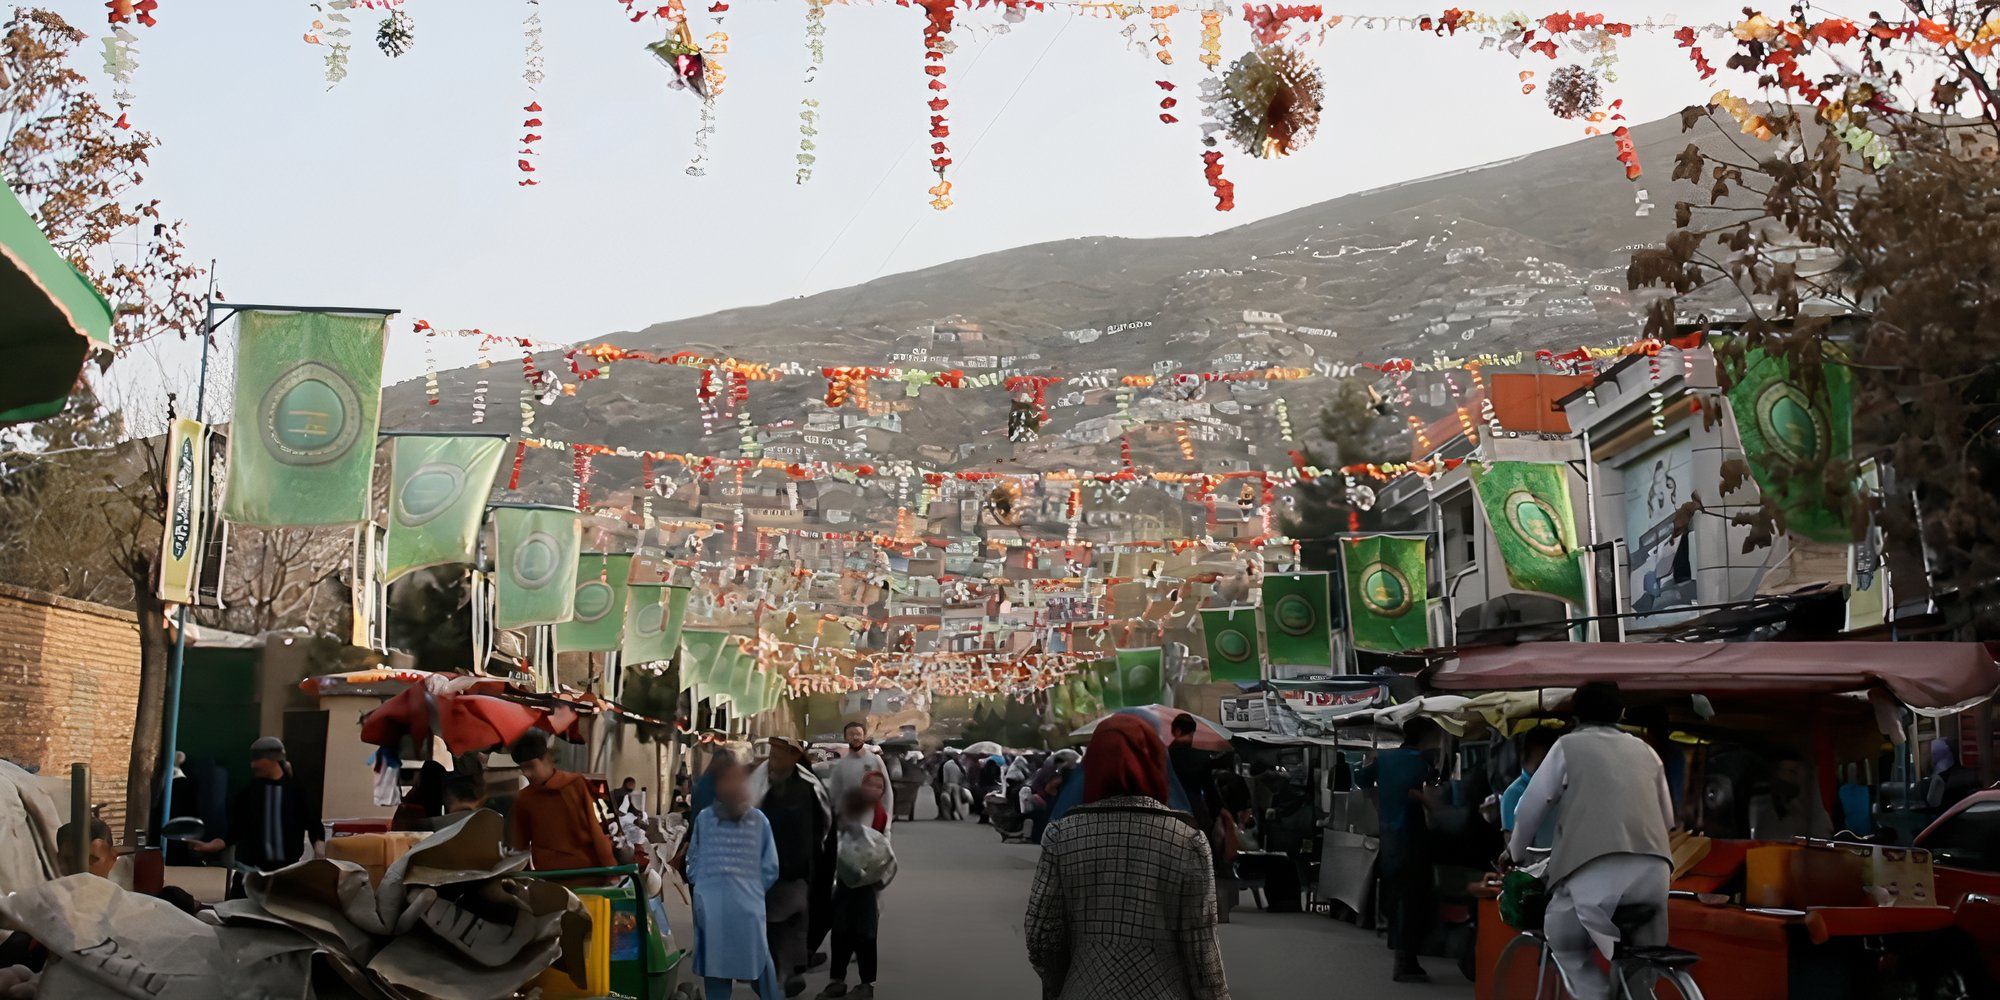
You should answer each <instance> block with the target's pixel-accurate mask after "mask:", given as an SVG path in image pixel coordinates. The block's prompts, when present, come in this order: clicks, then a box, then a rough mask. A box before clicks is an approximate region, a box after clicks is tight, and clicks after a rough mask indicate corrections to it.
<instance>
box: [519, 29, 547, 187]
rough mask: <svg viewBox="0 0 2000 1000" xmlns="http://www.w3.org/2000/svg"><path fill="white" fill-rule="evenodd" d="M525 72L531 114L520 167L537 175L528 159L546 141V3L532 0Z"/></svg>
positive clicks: (523, 181) (524, 181)
mask: <svg viewBox="0 0 2000 1000" xmlns="http://www.w3.org/2000/svg"><path fill="white" fill-rule="evenodd" d="M521 39H522V68H521V81H522V82H523V83H526V84H527V85H528V103H527V105H526V106H525V107H523V108H522V109H521V110H523V111H525V112H527V113H528V116H529V117H528V118H527V120H525V121H523V122H522V123H521V127H522V128H523V129H524V130H525V134H523V135H522V136H521V154H520V155H521V160H520V161H519V162H518V163H517V164H516V167H517V169H519V170H520V172H521V173H524V174H531V173H534V172H535V166H534V163H533V162H532V161H530V160H529V159H527V158H528V157H531V156H535V155H537V154H536V152H535V144H536V143H538V142H541V141H542V135H541V133H540V132H537V131H535V130H536V129H538V128H541V127H542V118H541V115H542V104H541V90H542V78H543V74H542V68H543V66H544V65H545V64H544V62H543V59H542V0H528V17H527V20H524V21H522V22H521ZM539 183H541V182H540V181H538V180H536V179H535V178H533V177H523V178H520V179H519V180H518V181H516V182H515V184H516V186H517V187H533V186H535V185H536V184H539Z"/></svg>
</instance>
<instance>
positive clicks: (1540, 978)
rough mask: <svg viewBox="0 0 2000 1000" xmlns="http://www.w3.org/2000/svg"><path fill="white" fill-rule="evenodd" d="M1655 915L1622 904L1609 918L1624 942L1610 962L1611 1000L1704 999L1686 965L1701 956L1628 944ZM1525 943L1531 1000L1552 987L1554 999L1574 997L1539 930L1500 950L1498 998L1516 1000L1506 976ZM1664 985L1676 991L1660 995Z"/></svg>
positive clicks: (1666, 947)
mask: <svg viewBox="0 0 2000 1000" xmlns="http://www.w3.org/2000/svg"><path fill="white" fill-rule="evenodd" d="M1656 913H1657V911H1656V910H1655V909H1654V908H1653V907H1650V906H1621V907H1619V908H1618V909H1617V911H1615V912H1614V913H1613V914H1612V916H1611V922H1612V923H1613V924H1614V925H1616V926H1617V928H1618V936H1619V938H1620V941H1619V943H1618V947H1617V949H1616V951H1615V952H1614V953H1613V955H1612V958H1611V996H1612V998H1613V1000H1665V998H1679V1000H1704V998H1703V996H1702V992H1701V987H1699V986H1697V985H1695V981H1694V976H1693V974H1691V973H1689V972H1688V967H1689V966H1691V965H1693V964H1694V963H1695V962H1696V961H1697V960H1699V959H1700V957H1701V956H1699V955H1696V954H1695V953H1694V952H1691V951H1687V950H1685V949H1682V948H1675V947H1672V946H1670V945H1639V946H1634V945H1628V944H1627V943H1626V942H1627V941H1630V940H1631V939H1632V937H1633V935H1634V934H1635V932H1637V931H1638V930H1639V929H1640V928H1641V927H1644V926H1645V925H1646V924H1647V923H1650V922H1651V921H1652V919H1653V917H1654V916H1655V915H1656ZM1523 944H1532V945H1533V947H1534V949H1535V991H1534V992H1533V993H1531V994H1529V995H1528V998H1527V1000H1542V998H1543V996H1544V994H1545V992H1546V991H1547V989H1548V987H1549V986H1551V985H1553V986H1554V987H1555V992H1554V993H1553V994H1549V997H1550V1000H1563V998H1568V997H1575V996H1576V989H1575V987H1574V986H1573V985H1572V984H1571V982H1570V977H1569V972H1568V971H1567V970H1565V969H1564V968H1563V967H1562V963H1560V962H1558V961H1557V960H1556V957H1555V952H1554V951H1552V950H1550V948H1549V944H1548V941H1547V939H1545V938H1544V937H1543V936H1542V933H1541V931H1539V930H1524V931H1522V932H1521V933H1520V934H1519V935H1518V936H1516V937H1515V938H1514V940H1512V941H1509V942H1507V947H1505V948H1503V949H1501V950H1500V957H1499V958H1498V959H1497V960H1495V961H1494V963H1493V976H1494V983H1495V990H1496V992H1495V994H1494V995H1495V996H1504V997H1507V998H1508V1000H1515V995H1514V994H1511V993H1507V992H1506V990H1507V989H1508V983H1509V982H1510V981H1511V980H1510V979H1509V978H1508V975H1507V974H1508V973H1509V972H1510V971H1512V967H1511V966H1509V965H1508V960H1509V959H1510V958H1512V957H1513V956H1514V955H1515V953H1516V951H1517V949H1520V948H1521V947H1522V946H1523ZM1550 969H1554V970H1555V977H1554V981H1553V983H1551V982H1550V977H1549V974H1548V973H1549V970H1550ZM1662 983H1664V984H1666V985H1668V986H1670V987H1672V990H1671V991H1670V992H1667V993H1664V994H1663V993H1661V992H1660V989H1659V987H1660V985H1661V984H1662Z"/></svg>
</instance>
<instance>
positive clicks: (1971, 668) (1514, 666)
mask: <svg viewBox="0 0 2000 1000" xmlns="http://www.w3.org/2000/svg"><path fill="white" fill-rule="evenodd" d="M1590 681H1615V682H1616V683H1617V684H1618V685H1619V686H1620V687H1621V688H1623V689H1625V690H1628V691H1656V692H1673V693H1689V694H1708V695H1725V694H1760V695H1791V696H1801V695H1830V694H1842V693H1852V692H1868V691H1878V690H1886V691H1887V692H1888V693H1889V695H1891V696H1892V697H1894V698H1895V699H1896V700H1897V701H1899V702H1901V703H1903V704H1904V705H1907V706H1909V707H1910V708H1911V709H1914V710H1915V711H1917V712H1919V713H1921V714H1924V715H1947V714H1950V713H1953V712H1957V711H1960V710H1962V709H1965V708H1968V707H1971V706H1973V705H1976V704H1978V703H1980V702H1982V701H1984V700H1986V699H1987V698H1989V697H1991V696H1992V695H1993V692H1994V690H1995V689H1996V688H2000V664H1996V663H1995V662H1994V660H1993V654H1992V653H1991V652H1989V651H1988V650H1987V648H1986V647H1985V646H1984V645H1981V644H1979V643H1971V642H1904V643H1893V642H1701V643H1695V642H1689V643H1615V642H1605V643H1599V642H1529V643H1521V644H1520V645H1515V646H1488V647H1483V648H1478V649H1468V650H1464V651H1461V652H1460V653H1459V655H1458V658H1457V659H1456V660H1455V661H1453V662H1451V663H1449V664H1447V665H1446V666H1445V667H1443V668H1442V669H1439V670H1438V671H1436V672H1435V673H1433V674H1432V675H1431V677H1430V683H1431V685H1432V686H1433V687H1436V688H1438V689H1440V690H1443V691H1502V690H1522V689H1528V688H1561V687H1577V686H1579V685H1582V684H1585V683H1587V682H1590Z"/></svg>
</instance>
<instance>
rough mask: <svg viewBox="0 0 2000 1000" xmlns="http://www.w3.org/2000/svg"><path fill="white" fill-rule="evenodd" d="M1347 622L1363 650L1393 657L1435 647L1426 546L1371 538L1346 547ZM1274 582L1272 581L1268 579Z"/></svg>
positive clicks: (1390, 538)
mask: <svg viewBox="0 0 2000 1000" xmlns="http://www.w3.org/2000/svg"><path fill="white" fill-rule="evenodd" d="M1340 559H1341V566H1342V568H1343V570H1345V573H1346V576H1345V577H1344V579H1345V580H1346V582H1347V621H1348V628H1349V629H1350V630H1351V631H1352V632H1353V634H1354V645H1355V648H1357V649H1372V650H1375V651H1377V652H1384V653H1393V652H1397V651H1400V650H1405V649H1422V648H1424V647H1427V646H1429V645H1430V644H1431V629H1430V616H1429V614H1428V613H1427V605H1426V603H1425V594H1426V593H1428V591H1429V588H1430V572H1429V568H1428V567H1427V566H1426V564H1425V562H1424V540H1423V539H1421V538H1396V537H1393V536H1390V535H1371V536H1369V537H1367V538H1345V539H1342V540H1341V543H1340ZM1265 579H1266V580H1269V579H1270V578H1269V577H1266V578H1265Z"/></svg>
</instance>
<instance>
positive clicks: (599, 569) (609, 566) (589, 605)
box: [556, 552, 632, 653]
mask: <svg viewBox="0 0 2000 1000" xmlns="http://www.w3.org/2000/svg"><path fill="white" fill-rule="evenodd" d="M631 572H632V556H631V554H630V553H615V554H614V553H605V552H586V553H584V554H583V555H581V556H579V557H577V560H576V590H575V594H576V598H575V601H574V604H573V607H574V608H575V614H573V615H571V616H570V619H569V621H566V622H563V623H562V624H560V625H557V626H556V649H557V651H559V652H564V653H602V652H606V651H608V650H613V649H617V648H618V647H619V645H620V644H621V643H622V642H623V641H624V638H625V592H626V586H625V581H626V579H628V578H629V576H630V575H631Z"/></svg>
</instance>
